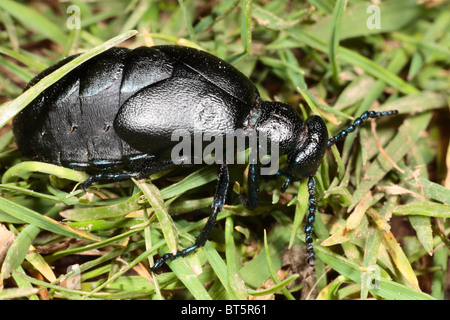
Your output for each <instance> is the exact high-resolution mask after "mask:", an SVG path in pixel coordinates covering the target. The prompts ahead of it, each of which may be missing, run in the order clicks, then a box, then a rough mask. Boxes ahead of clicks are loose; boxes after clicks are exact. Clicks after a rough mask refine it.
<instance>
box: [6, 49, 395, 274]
mask: <svg viewBox="0 0 450 320" xmlns="http://www.w3.org/2000/svg"><path fill="white" fill-rule="evenodd" d="M75 57H76V55H74V56H70V57H68V58H66V59H64V60H62V61H60V62H59V63H57V64H55V65H54V66H52V67H50V68H48V69H46V70H44V71H43V72H41V73H40V74H39V75H37V76H36V77H35V78H34V79H33V80H31V81H30V83H29V84H28V85H27V87H26V88H25V90H27V89H28V88H29V87H31V86H33V85H34V84H36V83H37V82H38V81H39V80H41V79H42V78H43V77H44V76H46V75H48V74H50V73H51V72H53V71H54V70H56V69H57V68H59V67H61V66H62V65H64V64H66V63H67V62H69V61H70V60H72V59H74V58H75ZM396 113H397V111H395V110H393V111H386V112H374V111H366V112H365V113H364V114H363V115H362V116H361V117H360V118H357V119H356V120H355V121H354V123H353V124H352V125H350V126H348V127H347V128H346V129H345V130H342V131H341V132H340V133H339V134H338V135H336V136H334V137H332V138H331V139H328V131H327V127H326V125H325V123H324V121H323V120H322V118H320V117H319V116H311V117H309V118H308V119H307V120H306V121H305V122H303V120H302V119H301V117H300V116H299V115H298V113H297V112H296V111H295V110H294V109H293V108H292V107H290V106H289V105H287V104H284V103H279V102H261V101H260V97H259V93H258V90H257V89H256V87H255V86H254V84H253V83H252V82H251V81H250V80H249V79H248V78H247V77H246V76H244V75H243V74H242V73H241V72H240V71H238V70H237V69H235V68H234V67H233V66H231V65H230V64H228V63H227V62H225V61H223V60H221V59H219V58H217V57H215V56H213V55H211V54H209V53H206V52H203V51H200V50H197V49H193V48H189V47H182V46H171V45H168V46H154V47H140V48H137V49H134V50H129V49H126V48H117V47H115V48H111V49H109V50H107V51H105V52H104V53H102V54H99V55H97V56H96V57H94V58H92V59H91V60H89V61H87V62H85V63H84V64H82V65H80V66H78V67H77V68H75V69H74V70H72V71H71V72H70V73H69V74H67V75H66V76H65V77H63V78H62V79H61V80H60V81H58V82H57V83H55V84H53V85H52V86H50V87H49V88H47V89H46V90H45V91H44V92H42V93H41V94H40V95H39V96H38V97H37V98H36V99H35V100H34V101H33V102H32V103H31V104H30V105H29V106H27V107H26V108H25V109H23V110H22V111H21V112H20V113H19V114H18V115H17V116H16V117H15V118H14V121H13V130H14V135H15V138H16V141H17V145H18V147H19V149H20V151H21V152H22V154H23V155H25V156H28V157H30V158H32V159H34V160H38V161H44V162H50V163H54V164H57V165H62V166H66V167H70V168H74V169H80V170H84V171H86V172H89V173H91V174H92V176H91V177H90V178H89V179H88V180H86V181H85V182H84V183H83V184H82V186H83V188H84V189H86V188H87V187H88V186H89V185H90V184H91V183H93V182H95V181H108V180H110V181H111V180H114V181H118V180H124V179H129V178H131V177H136V178H143V177H147V176H149V175H150V174H152V173H155V172H158V171H161V170H162V169H164V168H168V167H171V166H173V165H174V159H172V157H171V150H172V148H173V147H174V145H175V142H173V141H172V139H171V136H172V134H173V132H174V131H175V130H179V129H182V130H184V131H186V132H188V133H189V134H194V132H204V133H207V134H210V135H216V136H217V135H218V136H220V135H222V136H223V135H225V134H227V133H229V132H232V131H234V130H237V129H243V130H253V129H254V130H255V131H256V132H257V133H264V134H265V135H266V137H267V138H268V140H269V143H270V144H273V145H275V144H277V145H278V146H279V150H280V154H281V155H287V162H286V169H285V170H284V173H285V174H286V175H287V178H286V182H285V184H284V185H283V187H282V191H283V192H284V191H285V190H286V188H287V186H288V184H289V183H290V182H291V181H296V180H301V179H305V178H308V179H309V180H308V190H309V209H308V210H309V213H308V216H307V223H306V227H305V233H306V238H305V241H306V243H307V250H308V252H309V264H310V266H313V265H314V261H315V258H314V251H313V245H312V241H313V240H312V232H313V228H312V224H313V223H314V219H315V212H316V198H315V196H314V186H315V181H314V178H313V176H314V175H315V173H316V172H317V169H318V167H319V165H320V163H321V162H322V159H323V157H324V153H325V150H326V148H327V147H330V146H331V145H333V144H334V143H335V142H336V141H339V140H343V139H344V138H345V137H346V135H347V134H348V133H349V132H352V131H353V130H355V128H356V127H358V126H360V125H361V124H362V122H363V121H364V120H366V119H368V118H378V117H380V116H386V115H392V114H396ZM178 160H180V159H178ZM184 161H186V159H182V161H181V162H184ZM178 163H179V162H178ZM217 179H218V182H217V190H216V193H215V196H214V200H213V203H212V214H211V216H210V217H209V219H208V221H207V223H206V226H205V228H204V229H203V231H202V232H201V234H200V235H199V237H198V238H197V239H196V242H195V244H194V245H192V246H190V247H188V248H186V249H184V250H181V251H178V252H177V253H175V254H172V253H168V254H165V255H163V256H162V257H161V258H160V259H159V260H157V262H156V263H155V265H154V266H153V267H152V271H156V270H157V269H158V268H159V267H160V266H161V265H162V264H163V263H164V262H165V261H167V260H170V259H175V258H177V257H179V256H184V255H187V254H189V253H190V252H192V251H194V250H195V249H197V248H199V247H201V246H203V245H204V244H205V242H206V240H207V238H208V235H209V233H210V231H211V229H212V228H213V226H214V225H215V222H216V217H217V214H218V213H219V212H220V211H221V210H222V208H223V206H224V203H225V199H226V195H227V190H228V186H229V171H228V165H227V163H222V164H220V165H219V169H218V175H217ZM258 179H259V171H258V164H257V163H251V164H250V165H249V177H248V180H249V181H248V199H247V201H245V203H246V205H247V207H249V208H255V207H256V206H258V203H259V200H258V198H259V182H258Z"/></svg>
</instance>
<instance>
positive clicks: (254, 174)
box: [240, 164, 259, 210]
mask: <svg viewBox="0 0 450 320" xmlns="http://www.w3.org/2000/svg"><path fill="white" fill-rule="evenodd" d="M247 190H248V195H247V196H245V195H243V194H241V195H240V201H241V203H242V204H243V205H244V207H246V208H247V209H250V210H253V209H255V208H257V207H258V206H259V167H258V164H250V165H249V167H248V178H247Z"/></svg>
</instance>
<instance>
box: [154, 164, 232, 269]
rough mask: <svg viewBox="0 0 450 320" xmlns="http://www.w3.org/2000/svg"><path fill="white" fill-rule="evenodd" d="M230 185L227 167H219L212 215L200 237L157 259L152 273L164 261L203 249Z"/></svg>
mask: <svg viewBox="0 0 450 320" xmlns="http://www.w3.org/2000/svg"><path fill="white" fill-rule="evenodd" d="M229 185H230V173H229V170H228V166H227V165H225V164H223V165H221V166H220V167H219V170H218V172H217V189H216V194H215V195H214V200H213V202H212V205H211V209H212V213H211V215H210V216H209V218H208V221H207V222H206V225H205V227H204V228H203V230H202V232H201V233H200V235H199V236H198V237H197V239H196V240H195V244H194V245H192V246H190V247H187V248H186V249H183V250H180V251H177V252H176V253H175V254H173V253H166V254H164V255H162V256H161V258H159V259H158V260H157V261H156V262H155V264H154V265H153V267H152V268H151V270H152V272H156V271H157V270H158V269H159V268H160V267H161V266H162V265H163V264H164V263H165V262H166V261H169V260H174V259H176V258H178V257H184V256H186V255H188V254H189V253H191V252H193V251H195V250H196V249H198V248H200V247H203V246H204V245H205V243H206V240H208V237H209V234H210V233H211V230H212V229H213V227H214V225H215V224H216V219H217V215H218V214H219V212H220V211H222V209H223V206H224V205H225V200H226V197H227V192H228V187H229Z"/></svg>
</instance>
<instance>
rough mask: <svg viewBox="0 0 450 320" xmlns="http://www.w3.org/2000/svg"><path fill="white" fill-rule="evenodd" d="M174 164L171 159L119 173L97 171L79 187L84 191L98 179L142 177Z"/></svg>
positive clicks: (111, 179)
mask: <svg viewBox="0 0 450 320" xmlns="http://www.w3.org/2000/svg"><path fill="white" fill-rule="evenodd" d="M172 166H174V164H173V162H172V160H167V161H162V162H161V163H159V164H158V165H154V164H153V165H149V164H146V165H144V166H143V167H142V168H141V169H139V168H136V170H135V171H128V172H119V173H109V172H104V173H98V174H95V175H92V176H90V177H89V178H88V179H86V180H85V181H84V182H83V183H82V184H81V188H83V190H84V191H86V190H87V188H88V187H89V186H90V185H91V184H93V183H94V182H98V181H110V182H111V181H123V180H128V179H130V178H136V179H142V178H146V177H148V176H149V175H151V174H153V173H155V172H159V171H162V170H164V169H167V168H170V167H172Z"/></svg>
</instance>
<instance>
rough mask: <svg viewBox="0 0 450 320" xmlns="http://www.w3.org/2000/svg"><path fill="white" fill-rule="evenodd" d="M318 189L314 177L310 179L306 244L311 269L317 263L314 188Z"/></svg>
mask: <svg viewBox="0 0 450 320" xmlns="http://www.w3.org/2000/svg"><path fill="white" fill-rule="evenodd" d="M315 187H316V181H315V180H314V177H309V178H308V194H309V199H308V216H307V217H306V226H305V229H304V231H305V234H306V236H305V242H306V244H307V247H306V249H307V250H308V254H309V257H308V264H309V267H310V269H312V268H313V267H314V264H315V262H316V260H315V254H314V246H313V238H312V233H313V223H314V221H315V220H316V209H317V207H316V197H315V195H314V188H315Z"/></svg>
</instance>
